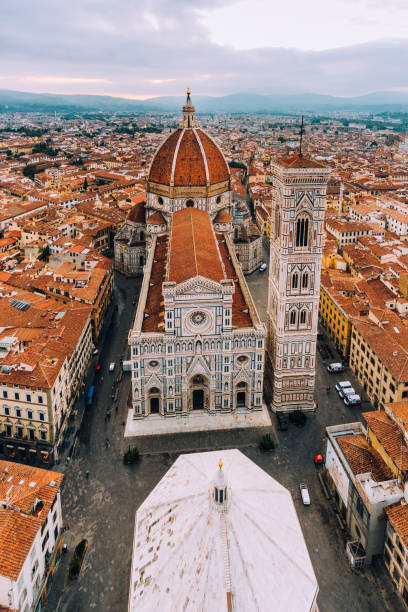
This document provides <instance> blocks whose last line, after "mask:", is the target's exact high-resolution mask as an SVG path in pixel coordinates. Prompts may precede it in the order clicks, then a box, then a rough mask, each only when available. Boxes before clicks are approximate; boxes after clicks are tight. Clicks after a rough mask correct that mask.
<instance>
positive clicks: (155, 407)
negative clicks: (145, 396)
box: [149, 387, 160, 414]
mask: <svg viewBox="0 0 408 612" xmlns="http://www.w3.org/2000/svg"><path fill="white" fill-rule="evenodd" d="M149 412H150V414H159V413H160V389H158V388H157V387H152V388H151V389H149Z"/></svg>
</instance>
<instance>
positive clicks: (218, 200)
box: [216, 196, 221, 204]
mask: <svg viewBox="0 0 408 612" xmlns="http://www.w3.org/2000/svg"><path fill="white" fill-rule="evenodd" d="M216 202H217V204H219V203H220V202H221V196H217V199H216Z"/></svg>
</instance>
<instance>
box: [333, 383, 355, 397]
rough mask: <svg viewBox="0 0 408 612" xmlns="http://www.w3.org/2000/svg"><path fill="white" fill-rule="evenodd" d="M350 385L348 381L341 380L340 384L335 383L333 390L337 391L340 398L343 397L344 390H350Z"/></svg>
mask: <svg viewBox="0 0 408 612" xmlns="http://www.w3.org/2000/svg"><path fill="white" fill-rule="evenodd" d="M352 388H353V387H352V384H351V382H350V381H349V380H343V381H342V382H339V383H337V385H335V389H336V391H337V393H338V394H339V395H340V397H344V391H345V390H346V389H352Z"/></svg>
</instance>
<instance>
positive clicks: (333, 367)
mask: <svg viewBox="0 0 408 612" xmlns="http://www.w3.org/2000/svg"><path fill="white" fill-rule="evenodd" d="M327 371H328V372H329V374H335V373H337V372H344V365H343V364H342V363H330V364H329V365H328V366H327Z"/></svg>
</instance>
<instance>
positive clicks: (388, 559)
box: [384, 492, 408, 608]
mask: <svg viewBox="0 0 408 612" xmlns="http://www.w3.org/2000/svg"><path fill="white" fill-rule="evenodd" d="M385 513H386V517H387V528H386V538H385V545H384V563H385V566H386V568H387V570H388V572H389V574H390V576H391V579H392V581H393V582H394V584H395V586H396V588H397V591H398V593H399V595H400V596H401V599H402V601H403V602H404V604H405V606H406V607H407V608H408V493H407V492H405V495H404V497H403V499H401V501H400V502H398V503H397V504H393V505H392V506H388V508H386V509H385Z"/></svg>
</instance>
